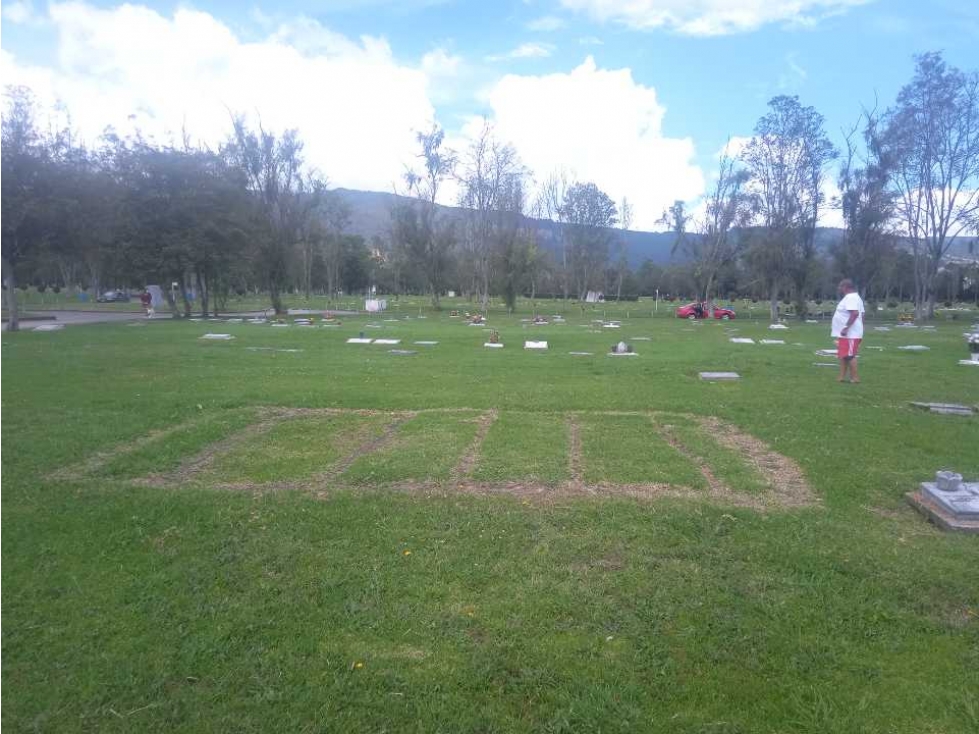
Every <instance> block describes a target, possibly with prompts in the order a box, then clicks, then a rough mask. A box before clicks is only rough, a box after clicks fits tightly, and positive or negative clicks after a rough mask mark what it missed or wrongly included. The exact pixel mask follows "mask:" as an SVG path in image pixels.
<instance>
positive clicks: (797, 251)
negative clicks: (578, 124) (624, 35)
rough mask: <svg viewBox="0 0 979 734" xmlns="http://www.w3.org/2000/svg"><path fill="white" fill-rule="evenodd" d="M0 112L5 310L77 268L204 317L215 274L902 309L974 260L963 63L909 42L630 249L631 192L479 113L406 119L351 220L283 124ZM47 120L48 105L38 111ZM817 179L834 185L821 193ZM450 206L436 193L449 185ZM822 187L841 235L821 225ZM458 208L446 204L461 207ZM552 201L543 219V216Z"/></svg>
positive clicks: (767, 117)
mask: <svg viewBox="0 0 979 734" xmlns="http://www.w3.org/2000/svg"><path fill="white" fill-rule="evenodd" d="M6 102H7V103H6V109H5V111H4V116H3V124H2V136H3V139H2V149H0V150H2V246H3V280H4V289H5V293H6V296H7V309H8V313H9V315H10V319H11V328H16V314H17V296H16V289H17V285H18V284H19V283H20V284H33V285H35V286H37V287H39V288H46V287H53V288H87V289H91V290H92V291H94V292H95V293H98V292H100V291H101V290H102V289H103V288H104V287H105V286H106V285H111V286H125V285H133V284H140V285H142V284H145V283H148V282H159V283H163V284H167V285H169V284H171V283H176V284H177V287H176V288H174V289H170V288H165V292H166V293H167V295H168V297H169V298H170V299H171V303H170V307H171V309H172V310H173V312H174V313H175V314H176V315H189V314H190V313H191V310H192V309H193V308H194V307H195V304H192V303H191V300H190V298H189V297H188V293H190V292H193V293H195V294H196V308H199V310H200V311H201V313H203V314H204V315H209V314H212V313H216V312H217V311H218V310H220V309H223V308H224V307H225V304H226V302H227V300H228V298H229V296H230V295H231V294H237V295H244V294H246V293H259V292H261V293H266V294H268V297H269V299H270V302H271V306H272V308H274V309H275V310H276V311H277V312H280V311H282V310H283V296H284V295H285V294H286V293H289V292H295V293H303V294H304V295H305V296H306V298H307V299H308V298H309V297H310V296H311V294H313V293H318V294H326V295H327V297H328V298H335V297H337V296H338V295H339V294H341V293H347V294H350V293H372V292H375V290H376V291H377V292H384V293H391V294H395V295H400V294H402V293H427V294H429V296H430V297H431V299H432V303H433V306H434V307H436V308H438V307H439V301H440V298H441V297H442V296H443V295H444V294H445V293H446V292H448V291H450V290H451V291H457V292H459V293H461V294H463V295H465V296H468V297H469V298H470V299H472V300H473V301H474V302H475V303H476V304H478V306H479V307H480V308H482V309H486V308H487V307H488V305H489V301H490V298H491V297H493V296H496V297H499V298H501V299H502V301H503V302H504V303H505V304H506V305H507V306H508V307H513V306H514V304H515V302H516V299H517V298H518V297H519V296H521V295H525V296H529V297H531V298H536V297H537V296H539V295H548V296H552V297H553V296H560V297H563V298H566V299H567V298H575V299H578V300H584V299H585V297H586V295H587V293H588V292H589V291H600V292H603V293H604V294H605V295H606V297H607V298H613V297H615V298H622V297H635V296H637V295H653V293H654V292H656V293H659V292H662V293H663V294H681V293H682V294H686V295H694V294H695V295H696V297H697V298H700V299H703V300H712V299H714V298H721V297H726V298H733V297H735V296H750V297H754V298H756V299H757V298H763V299H765V300H766V301H768V302H769V304H770V308H771V311H772V317H773V318H776V317H777V316H778V309H779V303H780V301H785V300H787V299H792V300H794V301H795V302H796V304H797V307H798V313H799V315H800V316H804V315H805V312H806V303H807V302H808V300H810V299H812V298H822V297H832V295H833V290H834V289H833V285H832V283H833V281H834V280H835V279H838V278H839V277H842V276H847V277H851V278H853V279H854V280H855V281H856V283H857V284H858V286H859V288H860V290H861V291H862V292H863V293H864V295H865V297H868V298H871V299H874V298H877V299H884V298H886V299H891V298H901V299H904V298H906V297H907V298H910V299H912V300H913V301H914V303H915V305H916V311H917V316H918V317H919V318H927V317H930V316H931V315H933V313H934V309H935V304H936V300H940V299H942V298H943V296H946V295H947V296H948V297H953V296H960V295H963V294H965V293H966V292H971V293H972V294H973V296H974V297H975V296H976V295H977V294H979V282H977V281H979V272H977V267H976V265H975V263H970V262H968V261H966V262H963V263H959V264H952V263H949V262H948V258H947V255H948V252H949V249H950V247H951V246H952V245H953V242H954V241H955V238H956V237H960V236H963V235H972V234H975V233H976V231H977V230H979V74H977V73H976V72H975V71H973V72H963V71H961V70H959V69H956V68H954V67H951V66H949V65H948V64H946V62H945V61H944V59H943V58H942V56H941V54H939V53H929V54H924V55H922V56H919V57H916V66H915V72H914V76H913V77H912V79H911V80H910V81H909V82H908V83H907V84H906V85H904V87H902V89H901V90H900V92H899V94H898V96H897V99H896V100H895V102H894V103H893V104H892V105H891V106H890V107H888V108H886V109H883V110H880V109H878V108H877V107H875V108H873V109H864V110H863V111H862V113H861V115H860V118H859V120H858V122H857V123H856V124H854V125H853V126H852V128H850V129H849V130H846V131H844V133H845V134H844V148H843V150H840V149H838V148H837V147H836V146H834V145H833V143H832V142H831V140H830V138H829V135H828V134H827V132H826V130H825V121H824V118H823V117H822V115H821V114H819V112H817V111H816V110H815V109H814V108H812V107H809V106H805V105H803V104H802V103H801V102H800V100H799V99H798V97H794V96H778V97H775V98H774V99H772V100H771V101H770V102H769V105H768V111H767V112H766V113H765V114H764V115H763V116H762V117H761V118H760V119H759V120H758V123H757V125H756V126H755V129H754V132H753V135H752V136H751V137H750V138H749V139H748V141H747V142H746V143H745V144H744V145H743V147H742V149H741V150H739V151H735V150H732V149H730V146H729V149H728V150H727V151H726V152H725V154H724V155H723V156H722V157H721V159H720V161H719V163H718V170H717V172H716V176H714V179H713V182H712V185H711V188H710V190H709V191H708V193H707V195H706V196H705V197H704V200H703V202H701V204H700V205H699V206H698V207H697V208H696V209H691V208H690V207H689V206H688V205H686V204H685V203H683V202H676V203H675V204H674V205H673V206H672V207H670V208H669V209H668V210H667V211H666V212H664V213H663V216H662V218H661V220H660V222H661V223H662V224H663V225H664V226H666V227H667V228H668V229H669V230H670V231H671V232H672V237H673V243H674V244H673V252H674V254H676V255H677V256H678V257H677V259H676V261H675V262H672V263H671V264H670V265H668V266H666V267H660V266H657V265H656V264H655V263H652V262H649V261H647V262H644V263H643V264H642V265H641V266H640V267H638V268H636V269H632V268H630V265H629V259H628V257H627V255H628V252H627V246H626V238H625V236H624V234H623V231H624V230H628V228H629V226H630V224H631V220H632V204H631V202H629V201H628V200H622V201H621V202H619V203H618V204H617V203H616V202H614V201H613V200H612V199H611V197H609V195H608V194H607V193H605V192H604V191H602V190H601V189H600V188H599V187H598V186H597V185H596V184H595V183H593V182H588V181H578V180H575V179H574V178H573V177H571V176H569V175H567V174H566V173H562V172H556V173H552V174H551V175H549V176H548V177H547V178H546V179H545V180H543V181H535V180H534V179H533V174H532V172H531V171H529V170H528V169H527V167H526V166H525V165H524V164H523V163H522V162H521V160H520V157H519V155H518V153H517V151H516V149H515V148H514V147H513V146H512V145H511V144H509V143H507V142H506V141H503V140H501V139H500V138H499V137H498V136H497V134H496V132H495V130H494V129H493V127H492V126H491V125H489V124H488V123H487V124H484V126H483V128H482V130H481V131H480V132H479V134H477V135H476V136H475V137H474V138H473V139H472V140H470V141H469V142H468V143H467V144H466V146H465V147H464V149H462V150H453V149H451V148H450V146H449V145H448V144H447V142H446V137H445V133H444V131H443V130H442V129H441V128H440V127H438V125H434V126H433V127H432V128H431V129H430V130H427V131H423V132H419V133H417V136H416V139H417V146H418V150H417V158H416V163H415V164H414V165H413V166H409V167H408V169H407V170H406V172H405V175H404V177H403V185H402V186H401V190H400V191H399V192H398V193H400V194H401V196H399V197H398V198H397V199H396V200H395V201H396V203H395V204H394V205H393V206H392V207H391V209H390V218H389V222H387V226H386V227H385V233H386V235H385V236H376V237H374V238H373V239H372V240H371V241H370V242H365V241H364V239H363V238H362V237H359V236H356V235H351V234H349V233H348V232H347V228H348V226H349V222H350V211H349V209H348V207H347V206H346V205H345V204H344V202H343V200H342V199H341V198H340V197H339V196H338V195H337V194H336V192H334V191H332V190H331V189H330V188H329V187H328V185H327V184H328V182H327V179H326V178H325V177H324V176H323V175H322V174H321V173H320V172H318V171H316V170H315V169H314V168H312V167H311V166H309V165H308V164H307V162H306V160H305V158H304V150H303V142H302V139H301V137H300V135H299V133H298V132H297V131H295V130H289V131H286V132H284V133H274V132H271V131H268V130H266V129H265V128H264V127H263V126H262V124H261V122H258V123H257V124H252V123H249V121H248V120H246V119H245V118H244V117H242V116H232V117H231V119H230V124H229V135H228V136H227V138H226V140H225V141H224V142H222V143H221V144H220V145H218V146H217V147H214V148H212V147H208V146H203V145H199V144H194V143H192V141H191V139H190V136H189V135H188V134H186V133H184V134H183V136H182V140H181V141H180V142H179V143H168V144H160V143H157V142H155V141H152V140H148V139H146V138H144V137H143V136H142V135H141V134H139V133H138V132H137V133H135V134H133V135H130V136H128V137H121V136H119V135H118V134H116V133H115V132H113V131H112V130H111V129H110V130H107V131H106V133H105V134H104V135H103V136H102V138H101V139H100V141H99V144H98V145H96V146H94V147H89V146H87V145H85V144H83V143H82V142H80V141H79V140H78V138H77V136H76V135H75V134H74V132H73V130H72V128H71V125H70V121H68V122H65V123H63V124H56V123H55V122H52V121H51V120H50V119H49V120H47V121H46V124H45V123H44V122H42V120H41V114H40V111H39V109H38V106H37V104H36V102H35V100H34V99H33V97H32V95H31V92H30V90H28V89H24V88H8V89H7V93H6ZM53 119H57V118H53ZM831 182H833V183H835V184H836V188H837V189H838V191H839V195H838V196H833V197H830V196H828V195H827V193H826V191H827V189H828V188H829V186H828V185H829V184H830V183H831ZM450 187H451V188H453V189H454V190H455V191H457V192H458V193H457V204H458V207H459V208H458V210H452V209H449V208H446V207H442V206H440V205H439V201H441V200H442V199H443V198H444V196H445V192H446V191H447V190H448V189H449V188H450ZM830 207H835V208H837V209H838V210H839V211H840V213H841V214H842V219H843V230H842V233H841V234H840V235H839V236H838V237H835V238H833V239H832V241H830V242H824V241H821V240H823V239H825V238H826V234H825V232H822V231H821V230H820V228H819V227H818V222H819V220H820V217H821V216H822V215H823V214H824V213H825V212H826V211H827V209H828V208H830ZM460 212H461V214H460ZM544 220H550V222H552V223H554V226H550V227H545V226H542V224H541V222H542V221H544Z"/></svg>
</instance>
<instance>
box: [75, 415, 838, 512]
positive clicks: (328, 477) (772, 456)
mask: <svg viewBox="0 0 979 734" xmlns="http://www.w3.org/2000/svg"><path fill="white" fill-rule="evenodd" d="M507 412H512V413H521V412H529V411H520V410H512V411H511V410H508V411H507ZM433 413H476V414H478V416H477V417H476V418H475V421H476V422H477V423H478V424H479V425H478V428H477V430H476V434H475V436H474V437H473V440H472V442H471V443H470V445H469V447H468V448H467V449H466V451H465V452H464V453H463V455H462V456H461V458H460V459H459V461H458V462H457V463H456V465H455V467H454V468H453V469H452V471H451V473H450V477H449V479H448V480H446V481H441V482H440V481H434V480H426V481H404V482H390V483H385V484H379V485H377V486H363V485H353V484H346V483H344V482H342V481H341V480H342V475H343V474H344V473H345V472H346V471H347V469H349V468H350V466H351V465H352V464H353V463H354V462H355V461H356V460H357V459H358V458H360V457H362V456H365V455H368V454H371V453H374V452H377V451H380V450H382V449H384V448H385V447H387V446H388V445H390V444H391V443H392V442H393V441H394V440H395V438H396V436H397V433H398V431H399V430H400V429H401V427H402V426H403V425H404V424H405V423H406V422H407V421H409V420H411V419H412V418H415V417H417V416H419V415H422V414H433ZM499 414H500V411H499V409H497V408H491V409H487V410H479V409H474V408H423V409H419V410H374V409H363V408H283V407H262V408H259V409H258V410H257V418H258V420H257V422H255V423H253V424H251V425H249V426H247V427H245V428H244V429H242V430H240V431H236V432H235V433H233V434H232V435H230V436H228V437H226V438H225V439H222V440H220V441H217V442H215V443H213V444H211V445H209V446H207V447H206V448H205V449H204V450H203V451H201V452H199V453H197V454H196V455H194V456H193V457H191V458H189V459H187V460H185V461H184V462H182V463H181V465H180V466H179V467H178V468H177V469H175V470H173V471H170V472H166V473H161V474H152V475H149V476H146V477H141V478H138V479H135V480H123V481H124V482H125V483H130V484H137V485H140V486H148V487H156V488H164V487H181V486H184V485H187V484H192V483H194V481H195V479H196V478H197V476H198V475H199V474H200V473H201V472H202V471H203V470H204V469H206V468H207V467H208V466H210V465H211V464H213V462H214V461H215V460H216V459H217V457H219V456H221V455H223V454H225V453H227V452H228V451H230V450H231V449H233V448H235V447H236V446H238V445H240V444H241V443H243V442H245V441H247V440H249V439H251V438H253V437H255V436H258V435H262V434H263V433H265V432H267V431H269V430H271V429H272V428H273V427H274V426H276V425H278V424H279V423H281V422H282V421H285V420H289V419H294V418H300V417H307V416H317V415H321V416H327V415H362V416H376V415H384V416H389V417H390V418H391V421H390V422H389V423H388V424H387V425H386V426H385V428H384V430H383V433H382V434H381V435H380V436H374V437H371V438H370V439H369V440H367V441H365V442H363V443H361V444H359V445H358V446H357V447H356V448H355V449H354V450H353V451H351V452H350V453H348V454H347V455H345V456H343V457H342V458H340V459H338V460H337V461H336V462H334V463H333V464H332V465H331V466H330V467H329V468H328V469H327V470H325V471H323V472H320V473H317V474H315V475H314V476H312V477H311V478H309V479H307V480H302V481H283V482H265V483H258V482H254V483H253V482H211V483H209V484H208V486H209V487H211V488H213V489H217V490H231V491H249V492H257V493H264V492H277V491H283V490H302V491H310V492H313V493H314V494H315V495H316V496H318V497H326V496H329V495H331V494H333V493H335V492H337V491H344V490H350V491H354V492H361V493H366V492H375V491H394V492H405V493H411V494H422V495H428V496H447V497H449V496H452V495H475V496H500V495H503V496H511V497H518V498H533V499H535V500H538V501H554V500H558V499H573V498H586V497H591V498H602V497H627V498H633V499H637V500H651V499H656V498H660V497H669V498H676V499H694V500H708V501H710V502H712V503H714V504H723V505H728V506H734V507H744V508H749V509H753V510H756V511H759V512H764V511H766V510H771V509H799V508H805V507H813V506H820V505H821V504H822V502H821V499H820V498H819V497H818V496H817V495H816V494H815V492H814V491H813V489H812V487H811V486H810V485H809V483H808V481H807V480H806V478H805V475H804V474H803V472H802V469H801V468H800V467H799V465H798V464H797V463H796V462H794V461H792V460H791V459H789V458H787V457H785V456H782V455H781V454H778V453H777V452H775V451H773V450H772V449H771V448H770V447H769V446H768V445H767V444H765V443H764V442H763V441H761V440H759V439H757V438H755V437H754V436H752V435H750V434H748V433H744V432H743V431H741V430H740V429H739V428H737V427H736V426H734V425H732V424H730V423H727V422H726V421H723V420H721V419H719V418H717V417H715V416H699V415H695V414H687V413H676V412H668V411H566V412H563V416H564V421H565V424H566V426H567V429H568V444H569V446H568V469H569V476H570V479H569V480H568V481H566V482H562V483H558V484H545V483H541V482H536V481H530V482H522V481H508V482H479V481H472V480H471V479H469V476H470V474H471V472H472V470H473V469H474V468H475V466H476V462H477V460H478V456H479V451H480V448H481V447H482V445H483V443H484V442H485V440H486V436H487V435H488V433H489V430H490V428H491V427H492V425H493V423H495V422H496V420H497V419H498V418H499ZM557 414H558V415H560V414H561V413H560V412H559V413H557ZM590 415H603V416H643V417H645V418H647V419H648V420H649V422H650V425H651V427H652V430H653V431H654V432H655V433H656V434H657V435H659V436H660V437H661V438H662V439H663V440H664V441H666V442H667V443H668V444H669V445H670V446H671V447H672V448H674V449H675V450H677V451H678V452H679V453H680V454H681V455H682V456H684V457H685V458H686V459H687V460H689V461H690V462H692V463H693V464H694V465H695V466H697V467H698V469H699V470H700V473H701V475H702V476H703V477H704V479H705V481H706V482H707V491H706V492H704V491H703V490H702V489H694V488H692V487H686V486H681V485H673V484H664V483H655V482H651V483H623V484H615V483H611V482H599V483H591V484H589V483H587V482H585V481H584V474H583V472H584V456H583V451H582V437H581V423H580V421H579V418H580V417H582V416H590ZM671 417H673V418H674V419H676V418H683V419H688V420H692V421H694V422H695V423H696V424H698V425H699V426H700V428H701V429H703V430H704V431H705V432H706V434H707V435H709V436H711V437H712V438H713V439H714V440H717V441H718V443H720V444H721V445H723V446H725V447H727V448H729V449H731V450H733V451H736V452H737V453H738V454H739V455H741V456H742V457H744V459H745V461H747V462H750V464H751V465H752V467H753V468H754V469H755V470H756V471H757V472H758V473H759V475H761V476H762V478H764V479H765V480H766V482H767V484H768V489H767V490H766V491H764V492H761V493H757V494H754V493H752V494H749V493H745V492H738V491H737V490H735V489H734V488H732V487H730V486H728V485H727V484H726V483H725V482H723V481H722V480H721V479H719V478H718V477H717V476H716V475H715V474H714V472H713V471H712V470H711V468H710V466H709V465H708V463H707V461H706V459H705V458H704V457H703V456H701V455H700V454H699V453H698V452H697V451H696V450H695V449H692V448H691V447H689V446H687V445H685V444H684V443H683V441H682V440H680V438H679V437H678V436H677V435H676V434H675V433H674V432H673V431H672V430H671V427H670V425H669V420H670V418H671ZM658 418H659V419H662V420H661V421H657V419H658ZM196 422H199V421H196V420H195V421H188V422H185V423H183V424H180V425H178V426H174V427H171V428H168V429H164V430H163V431H157V432H154V433H153V434H151V435H149V436H146V437H144V438H142V439H137V440H136V441H134V442H130V443H129V444H127V445H126V446H122V447H118V448H116V449H110V450H109V451H104V452H100V453H99V454H97V455H96V456H95V457H92V458H91V459H88V460H86V461H85V462H82V463H81V464H79V465H76V466H84V467H89V466H95V467H96V468H97V467H98V466H101V465H103V464H104V463H106V462H107V461H109V460H111V459H112V458H115V457H116V456H119V455H123V454H125V453H127V452H128V451H129V450H135V449H136V448H139V447H142V446H145V445H147V444H148V443H151V442H153V441H157V440H160V439H161V438H165V437H166V436H167V435H169V434H170V433H172V432H174V431H176V430H179V429H181V428H184V427H186V426H188V425H191V424H193V423H196ZM365 430H367V429H366V427H365ZM62 471H65V470H62ZM88 471H91V469H89V470H88ZM72 478H76V477H75V475H72ZM77 478H84V477H77Z"/></svg>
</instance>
